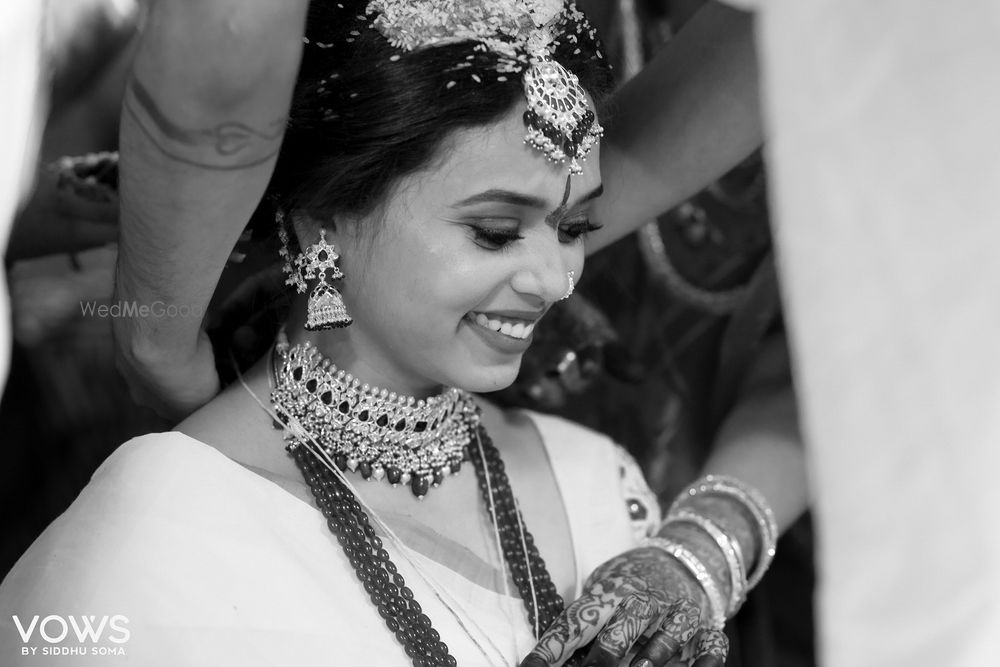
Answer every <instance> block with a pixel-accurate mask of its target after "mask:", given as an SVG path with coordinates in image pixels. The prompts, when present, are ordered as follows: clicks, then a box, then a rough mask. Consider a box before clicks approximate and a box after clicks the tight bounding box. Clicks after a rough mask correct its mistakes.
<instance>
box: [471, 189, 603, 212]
mask: <svg viewBox="0 0 1000 667" xmlns="http://www.w3.org/2000/svg"><path fill="white" fill-rule="evenodd" d="M603 192H604V185H603V184H602V185H598V186H597V187H596V188H594V189H593V190H591V191H590V192H588V193H587V195H586V196H585V197H584V198H583V199H581V200H580V201H579V202H578V203H576V204H574V206H579V205H580V204H583V203H584V202H588V201H590V200H591V199H596V198H597V197H600V196H601V194H602V193H603ZM487 203H499V204H510V205H511V206H523V207H525V208H537V209H542V210H546V209H548V208H550V207H551V205H550V203H549V202H548V201H546V200H545V199H542V198H541V197H535V196H533V195H526V194H524V193H521V192H514V191H513V190H503V189H498V188H493V189H490V190H486V191H484V192H480V193H479V194H475V195H472V196H471V197H466V198H465V199H463V200H462V201H460V202H457V203H456V204H455V206H456V207H462V206H472V205H474V204H487Z"/></svg>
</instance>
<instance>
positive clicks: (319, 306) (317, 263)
mask: <svg viewBox="0 0 1000 667" xmlns="http://www.w3.org/2000/svg"><path fill="white" fill-rule="evenodd" d="M277 219H278V237H279V239H280V240H281V250H279V251H278V252H279V254H280V255H281V256H282V257H283V258H284V260H285V263H284V266H283V267H282V269H283V270H284V272H285V273H286V274H288V278H287V279H286V280H285V284H286V285H291V286H293V287H295V291H297V292H298V293H299V294H302V293H304V292H305V291H306V289H307V285H306V281H307V280H314V279H315V280H316V285H315V287H313V290H312V292H311V293H310V294H309V303H308V305H307V306H306V324H305V328H306V329H308V330H309V331H323V330H326V329H340V328H343V327H347V326H350V325H351V323H352V322H354V320H352V319H351V316H350V315H348V314H347V307H346V306H345V305H344V297H343V296H341V294H340V292H338V291H337V288H335V287H333V286H332V285H330V283H328V282H327V280H328V279H329V280H337V279H339V278H343V277H344V273H343V272H342V271H341V270H340V267H338V266H337V260H338V259H340V255H339V254H338V253H337V247H336V246H334V245H333V244H331V243H327V242H326V230H325V229H322V228H320V230H319V241H317V242H316V243H313V244H312V245H311V246H309V248H307V249H306V251H305V252H304V253H301V254H299V255H297V256H295V257H294V258H292V256H291V253H290V251H289V247H288V231H287V230H286V229H285V226H284V224H283V223H284V218H283V216H282V215H281V214H280V213H279V214H278V216H277ZM327 271H330V275H327Z"/></svg>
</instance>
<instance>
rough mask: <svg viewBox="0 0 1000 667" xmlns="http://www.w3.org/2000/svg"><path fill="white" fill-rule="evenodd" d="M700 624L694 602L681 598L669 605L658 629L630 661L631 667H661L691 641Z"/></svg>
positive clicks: (699, 613)
mask: <svg viewBox="0 0 1000 667" xmlns="http://www.w3.org/2000/svg"><path fill="white" fill-rule="evenodd" d="M700 623H701V609H700V608H699V607H698V605H697V604H695V603H694V601H692V600H689V599H687V598H681V599H679V600H677V601H676V602H674V603H673V604H672V605H670V608H669V609H668V610H667V613H666V615H665V616H664V617H663V622H662V623H661V624H660V628H659V629H658V630H657V631H656V632H654V633H653V636H651V637H650V638H649V641H648V642H647V643H646V645H645V646H644V647H643V648H642V650H641V651H639V652H638V653H637V654H636V656H635V659H634V660H633V661H632V664H631V667H662V666H663V665H665V664H666V663H667V661H668V660H670V659H671V658H673V657H674V656H678V655H680V651H681V649H682V648H684V646H685V645H686V644H687V643H688V642H689V641H691V638H692V637H694V634H695V632H697V630H698V626H699V624H700Z"/></svg>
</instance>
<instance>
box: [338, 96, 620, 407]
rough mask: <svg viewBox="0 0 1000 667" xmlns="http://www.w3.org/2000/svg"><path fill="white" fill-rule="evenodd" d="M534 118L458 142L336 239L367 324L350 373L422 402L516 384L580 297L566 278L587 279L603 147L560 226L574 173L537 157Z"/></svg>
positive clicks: (468, 133)
mask: <svg viewBox="0 0 1000 667" xmlns="http://www.w3.org/2000/svg"><path fill="white" fill-rule="evenodd" d="M523 112H524V107H523V106H521V107H517V108H515V109H514V110H513V111H511V112H510V113H509V114H507V115H506V116H505V117H504V118H503V119H502V120H501V121H500V122H498V123H497V124H495V125H490V126H485V127H476V128H471V129H467V130H461V131H458V132H456V133H455V134H453V135H452V137H451V138H450V139H449V140H448V141H446V143H445V145H444V146H443V147H442V150H441V151H440V153H439V157H438V158H437V159H436V160H434V161H432V163H431V164H430V165H429V166H428V167H427V168H426V169H425V170H424V171H422V172H420V173H417V174H414V175H412V176H409V177H406V178H404V179H403V180H402V181H401V182H400V183H399V184H398V185H397V187H395V188H394V190H393V191H392V194H391V195H390V197H389V200H388V201H387V202H386V204H385V206H384V208H383V210H382V211H381V212H380V213H379V215H378V216H376V217H377V218H378V219H375V217H373V219H369V220H364V221H361V222H360V224H355V225H352V224H347V225H342V226H341V228H339V229H338V230H337V231H336V232H335V234H334V236H335V239H334V241H335V243H336V244H337V245H338V247H339V249H340V253H341V256H342V261H341V265H342V268H343V271H344V274H345V276H346V278H345V281H344V283H343V285H342V290H341V291H342V292H343V294H344V299H345V302H346V304H347V307H348V311H349V312H350V314H351V316H352V317H353V318H354V324H353V325H352V326H351V327H350V328H349V329H347V330H346V331H344V333H343V334H341V335H345V334H346V336H347V340H348V341H349V343H348V345H349V347H350V356H351V357H353V359H339V360H337V361H338V363H339V364H340V365H341V366H344V367H346V368H347V369H348V370H351V371H352V372H354V374H355V375H357V376H359V377H362V378H364V379H366V380H368V381H369V382H372V383H375V384H378V385H380V386H388V387H391V388H394V389H395V390H396V391H400V392H406V393H417V394H419V393H421V392H427V391H433V390H435V389H436V387H437V386H439V385H449V386H456V387H460V388H463V389H467V390H469V391H474V392H488V391H493V390H496V389H500V388H503V387H506V386H508V385H510V384H511V383H512V382H513V381H514V378H515V377H516V376H517V372H518V369H519V367H520V363H521V356H522V355H523V354H524V352H525V350H526V349H527V348H528V346H529V345H530V343H531V338H532V334H531V332H532V329H533V328H534V326H535V324H536V323H537V322H538V320H539V319H540V318H541V317H542V316H543V315H544V314H545V312H546V311H547V310H548V308H549V307H550V306H551V305H552V304H553V303H555V302H556V301H558V300H559V299H560V298H562V297H563V296H564V295H565V294H566V292H567V290H568V288H569V278H568V275H567V274H569V273H570V272H574V273H575V278H576V280H579V278H580V274H581V271H582V269H583V257H584V247H583V241H584V237H583V235H584V233H585V232H586V231H587V229H588V226H589V224H590V222H589V217H588V214H589V209H590V204H591V202H592V200H593V198H594V197H596V196H597V195H598V194H599V193H600V187H601V179H600V171H599V167H598V165H599V163H600V154H599V148H598V147H596V146H595V147H594V148H593V150H592V151H591V153H590V154H589V155H588V157H587V160H586V161H585V162H583V163H582V164H583V169H584V171H583V173H582V174H580V175H576V176H573V177H572V182H571V189H570V194H569V198H568V200H566V202H565V208H564V209H562V211H560V212H558V213H556V214H555V215H554V214H553V213H554V212H555V211H556V210H557V209H558V208H559V207H560V204H562V203H563V199H564V194H565V190H566V179H567V174H568V169H567V167H566V166H565V165H553V164H552V163H550V162H548V161H547V160H546V159H545V158H544V157H543V156H542V155H541V154H540V153H539V152H538V151H536V150H535V149H533V148H531V147H530V146H528V145H527V144H525V142H524V136H525V127H524V123H523V121H522V120H521V117H522V114H523ZM335 335H336V334H335ZM338 347H340V345H338ZM340 356H343V355H340Z"/></svg>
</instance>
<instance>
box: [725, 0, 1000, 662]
mask: <svg viewBox="0 0 1000 667" xmlns="http://www.w3.org/2000/svg"><path fill="white" fill-rule="evenodd" d="M736 4H738V5H740V6H744V7H746V6H748V5H752V4H757V5H759V6H760V7H759V9H760V14H759V16H758V30H759V33H758V37H759V50H760V54H761V56H762V71H763V75H764V84H765V88H764V91H765V102H766V118H767V124H768V135H769V146H768V151H769V158H770V159H769V165H770V169H771V176H772V183H773V184H774V186H775V189H774V204H775V206H774V208H775V211H776V219H777V223H778V224H777V230H776V231H777V240H778V247H779V250H780V256H779V258H780V267H781V276H782V280H783V289H784V296H785V298H786V305H787V314H788V315H789V319H790V325H791V332H792V344H793V349H794V354H795V360H796V367H797V378H796V380H797V386H798V389H799V394H800V400H801V405H802V409H803V415H804V418H805V430H806V434H807V441H808V446H809V453H810V456H811V462H810V466H811V476H812V483H813V487H814V489H815V495H816V511H817V514H818V518H819V523H818V527H819V538H820V542H819V552H818V553H819V565H820V575H821V586H820V596H819V605H818V610H819V618H820V631H821V632H820V640H821V653H820V655H821V659H822V663H821V664H823V665H824V666H825V667H847V666H849V667H866V666H867V665H873V666H874V665H878V666H879V667H896V666H899V667H903V666H906V667H909V666H910V665H914V664H947V665H951V666H953V667H966V666H967V667H980V666H982V665H995V664H997V663H998V661H1000V657H998V656H1000V530H998V526H1000V483H998V479H997V478H998V473H1000V446H998V444H1000V354H998V353H997V347H998V345H1000V296H998V294H1000V261H997V256H998V255H1000V224H998V222H1000V3H996V2H981V1H964V0H963V1H959V2H955V3H948V4H931V3H917V2H913V1H912V0H881V1H879V2H870V1H867V0H864V1H863V0H849V1H845V0H768V1H767V2H763V1H761V2H747V1H746V0H743V1H741V2H738V3H736Z"/></svg>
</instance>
